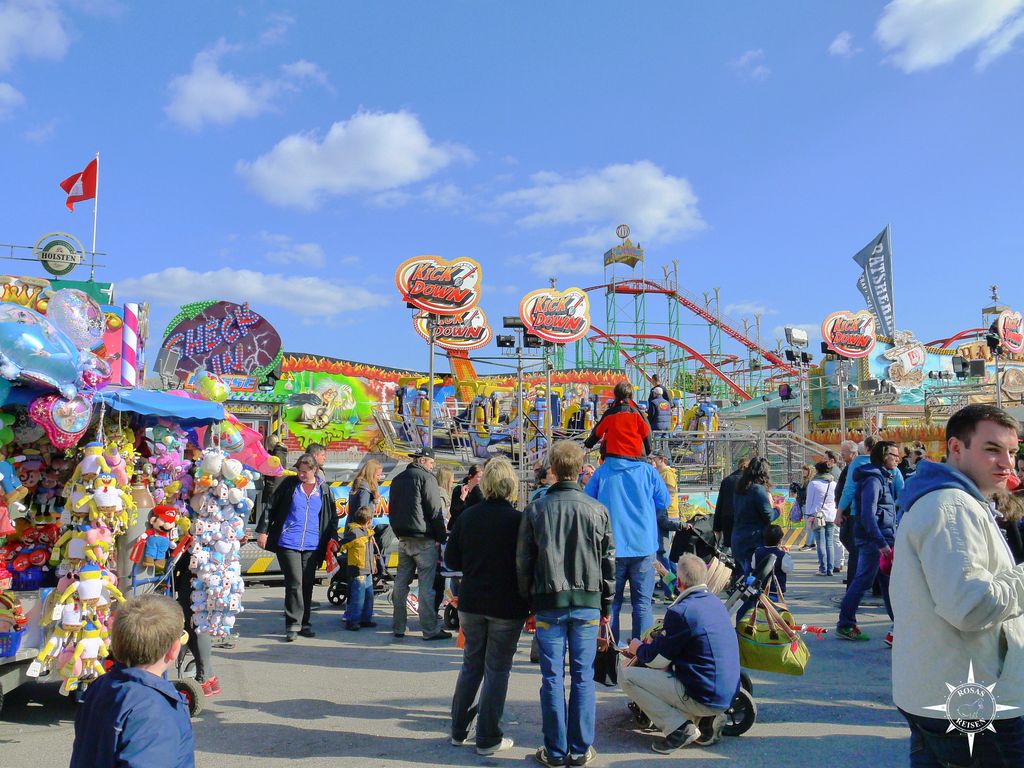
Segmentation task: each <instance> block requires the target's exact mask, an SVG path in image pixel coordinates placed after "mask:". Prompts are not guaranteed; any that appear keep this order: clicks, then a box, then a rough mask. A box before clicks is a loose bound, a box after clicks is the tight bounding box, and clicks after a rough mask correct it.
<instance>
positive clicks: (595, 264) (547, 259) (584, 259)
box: [511, 252, 602, 278]
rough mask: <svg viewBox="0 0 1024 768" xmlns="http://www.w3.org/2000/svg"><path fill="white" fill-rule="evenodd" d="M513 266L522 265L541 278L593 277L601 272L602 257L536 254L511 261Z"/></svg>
mask: <svg viewBox="0 0 1024 768" xmlns="http://www.w3.org/2000/svg"><path fill="white" fill-rule="evenodd" d="M511 262H512V263H513V264H522V265H525V266H526V267H528V268H529V270H530V271H531V272H533V273H534V274H535V275H538V276H540V277H544V278H548V277H561V276H562V275H593V274H597V273H599V272H600V271H601V265H602V262H601V257H600V256H594V255H591V256H576V255H575V254H572V253H550V254H544V253H540V252H535V253H531V254H528V255H526V256H518V257H516V258H513V259H511Z"/></svg>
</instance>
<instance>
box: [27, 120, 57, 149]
mask: <svg viewBox="0 0 1024 768" xmlns="http://www.w3.org/2000/svg"><path fill="white" fill-rule="evenodd" d="M56 130H57V118H53V119H52V120H47V121H46V122H45V123H42V124H41V125H37V126H36V127H35V128H29V129H28V130H27V131H25V133H24V134H23V135H24V136H25V141H31V142H32V143H33V144H44V143H46V142H47V141H49V140H50V139H52V138H53V134H54V132H55V131H56Z"/></svg>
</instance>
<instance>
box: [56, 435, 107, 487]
mask: <svg viewBox="0 0 1024 768" xmlns="http://www.w3.org/2000/svg"><path fill="white" fill-rule="evenodd" d="M101 472H106V473H107V474H110V465H109V464H107V460H106V459H105V458H103V444H102V443H96V442H93V443H86V445H85V447H84V448H83V449H82V458H81V460H80V461H79V462H78V464H77V465H76V466H75V471H74V472H72V473H71V477H70V478H69V479H68V481H67V483H66V484H65V485H64V496H65V497H68V496H70V495H71V492H72V490H73V489H74V487H75V485H82V486H85V487H88V485H89V484H90V483H91V482H92V481H93V480H95V479H96V476H97V475H99V474H100V473H101Z"/></svg>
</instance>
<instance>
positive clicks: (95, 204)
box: [92, 152, 100, 264]
mask: <svg viewBox="0 0 1024 768" xmlns="http://www.w3.org/2000/svg"><path fill="white" fill-rule="evenodd" d="M99 207H100V153H99V152H97V153H96V196H95V197H94V198H93V199H92V261H93V264H95V263H96V212H97V210H98V209H99Z"/></svg>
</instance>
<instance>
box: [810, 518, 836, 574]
mask: <svg viewBox="0 0 1024 768" xmlns="http://www.w3.org/2000/svg"><path fill="white" fill-rule="evenodd" d="M814 542H815V544H816V545H817V549H818V571H819V572H822V573H831V572H832V569H834V568H835V567H836V562H837V559H836V524H835V523H825V524H824V525H823V526H822V527H821V528H819V529H818V530H816V531H815V532H814Z"/></svg>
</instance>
